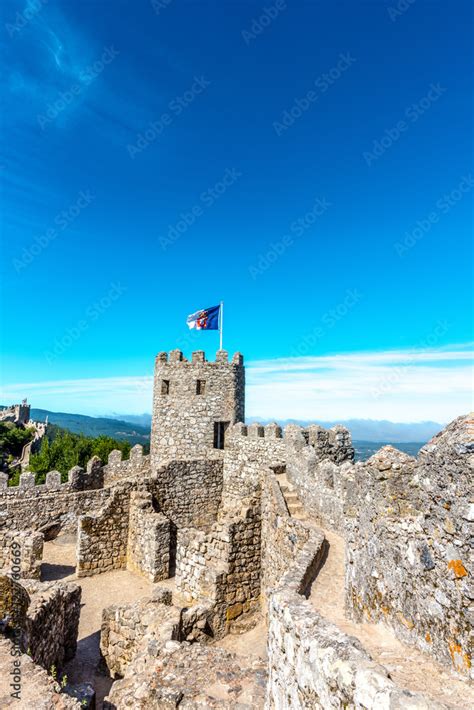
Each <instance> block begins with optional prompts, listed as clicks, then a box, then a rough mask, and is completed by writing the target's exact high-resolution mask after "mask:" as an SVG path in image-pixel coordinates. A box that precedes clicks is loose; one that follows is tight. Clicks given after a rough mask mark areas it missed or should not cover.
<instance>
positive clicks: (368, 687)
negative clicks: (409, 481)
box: [265, 530, 445, 710]
mask: <svg viewBox="0 0 474 710" xmlns="http://www.w3.org/2000/svg"><path fill="white" fill-rule="evenodd" d="M324 554H325V545H324V536H323V535H322V534H321V533H318V531H316V530H311V531H310V534H309V537H308V540H307V542H306V543H305V545H303V547H301V549H300V550H299V551H298V553H297V555H296V558H295V559H294V561H293V563H290V565H289V567H288V570H287V571H286V572H285V574H284V575H283V577H282V578H281V580H280V585H279V587H278V588H277V589H276V591H274V592H273V593H272V594H271V595H270V599H269V610H268V645H267V648H268V684H267V696H266V704H265V707H266V710H287V708H295V709H301V710H303V709H305V708H311V709H312V710H313V708H314V710H330V709H331V708H334V709H337V710H343V709H344V708H354V710H356V709H357V710H380V708H385V710H400V708H408V707H410V708H417V710H441V709H442V708H445V706H444V705H440V704H438V703H436V702H434V701H433V700H432V699H428V698H425V697H424V696H422V695H420V694H415V693H408V692H407V691H405V690H401V689H400V688H398V687H397V686H396V685H395V683H394V682H393V681H392V680H391V679H390V677H389V675H388V673H387V671H386V670H385V668H383V667H382V666H380V665H378V664H377V663H375V662H374V661H373V660H372V659H371V658H370V656H369V655H368V654H367V653H366V652H365V651H364V649H363V648H362V646H361V645H360V643H359V642H358V641H357V640H356V639H355V638H354V637H352V636H347V635H346V634H345V633H343V632H342V631H341V630H340V629H339V628H338V627H337V626H335V625H334V624H332V623H330V622H328V621H326V620H325V619H323V618H322V617H321V616H320V615H319V614H318V613H317V611H316V610H315V609H314V607H313V606H312V604H311V603H310V602H309V601H307V600H306V598H305V596H306V595H307V593H308V591H309V587H310V585H311V582H312V580H313V579H314V577H315V576H316V575H317V572H318V570H319V568H320V565H321V562H322V559H323V557H324ZM312 583H313V584H317V583H318V580H317V576H316V580H315V581H313V582H312Z"/></svg>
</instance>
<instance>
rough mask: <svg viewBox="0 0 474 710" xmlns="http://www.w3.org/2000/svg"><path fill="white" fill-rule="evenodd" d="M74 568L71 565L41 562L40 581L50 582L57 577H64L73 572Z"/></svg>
mask: <svg viewBox="0 0 474 710" xmlns="http://www.w3.org/2000/svg"><path fill="white" fill-rule="evenodd" d="M75 571H76V568H75V567H74V566H73V565H52V564H50V563H49V562H43V564H42V565H41V581H42V582H52V581H54V580H57V579H64V578H65V577H69V576H70V575H71V574H74V572H75Z"/></svg>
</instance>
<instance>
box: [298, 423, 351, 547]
mask: <svg viewBox="0 0 474 710" xmlns="http://www.w3.org/2000/svg"><path fill="white" fill-rule="evenodd" d="M285 441H286V444H287V469H286V471H287V475H288V480H289V481H290V482H291V484H292V485H293V486H294V488H295V491H296V492H297V494H298V498H299V500H300V501H301V503H302V504H303V506H304V508H305V510H306V512H307V514H308V515H309V516H310V517H311V518H313V519H315V520H318V521H320V522H321V524H322V525H324V526H326V527H328V528H330V529H333V530H335V531H337V532H338V533H340V534H343V530H344V512H343V503H344V490H345V480H346V476H347V471H348V470H350V469H352V460H353V457H354V449H353V447H352V442H351V437H350V434H349V432H348V431H347V429H345V428H344V427H340V426H336V427H333V429H330V430H325V429H323V428H322V427H319V426H309V427H308V428H307V429H302V428H301V427H298V426H295V425H290V426H288V427H287V428H286V430H285Z"/></svg>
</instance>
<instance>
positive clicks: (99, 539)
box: [76, 482, 133, 577]
mask: <svg viewBox="0 0 474 710" xmlns="http://www.w3.org/2000/svg"><path fill="white" fill-rule="evenodd" d="M132 488H133V483H132V482H124V483H121V484H117V485H116V486H115V487H114V488H112V489H111V495H110V497H109V498H108V500H107V502H106V503H105V505H104V507H103V508H102V509H100V510H99V511H98V512H97V513H91V514H88V515H81V516H80V517H79V519H78V530H77V532H78V538H77V568H76V574H77V576H78V577H89V576H91V575H94V574H100V573H101V572H106V571H109V570H112V569H124V568H125V566H126V563H127V543H128V529H129V526H128V523H129V506H130V493H131V490H132Z"/></svg>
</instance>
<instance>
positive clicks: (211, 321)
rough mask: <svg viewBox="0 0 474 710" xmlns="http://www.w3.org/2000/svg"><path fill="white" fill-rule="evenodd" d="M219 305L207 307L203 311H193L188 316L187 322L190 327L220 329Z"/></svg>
mask: <svg viewBox="0 0 474 710" xmlns="http://www.w3.org/2000/svg"><path fill="white" fill-rule="evenodd" d="M220 309H221V307H220V305H219V306H211V308H205V309H204V310H203V311H196V313H191V315H190V316H188V317H187V319H186V323H187V324H188V327H189V328H196V330H219V313H220Z"/></svg>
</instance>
